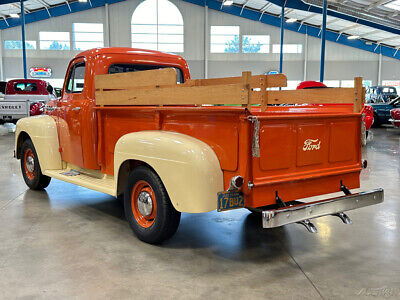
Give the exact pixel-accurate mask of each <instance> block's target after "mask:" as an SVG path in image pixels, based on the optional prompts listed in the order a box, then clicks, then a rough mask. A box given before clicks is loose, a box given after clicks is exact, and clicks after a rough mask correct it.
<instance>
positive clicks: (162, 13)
mask: <svg viewBox="0 0 400 300" xmlns="http://www.w3.org/2000/svg"><path fill="white" fill-rule="evenodd" d="M131 32H132V47H134V48H142V49H151V50H159V51H165V52H183V18H182V15H181V13H180V11H179V9H178V8H177V7H176V6H175V5H174V4H173V3H171V2H169V1H168V0H145V1H144V2H142V3H140V4H139V6H138V7H137V8H136V9H135V11H134V12H133V15H132V20H131Z"/></svg>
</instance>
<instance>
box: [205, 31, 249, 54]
mask: <svg viewBox="0 0 400 300" xmlns="http://www.w3.org/2000/svg"><path fill="white" fill-rule="evenodd" d="M213 27H233V28H238V33H237V34H228V33H226V34H215V33H214V34H213V33H212V31H213V30H212V28H213ZM213 36H234V37H235V36H237V37H238V51H237V52H236V51H235V52H225V51H222V52H220V51H213V50H212V46H213V45H224V46H225V47H226V43H227V42H228V41H225V42H224V44H222V43H213V42H212V37H213ZM209 44H210V48H209V51H210V53H213V54H238V53H240V52H241V50H242V49H241V48H242V47H241V46H242V39H241V36H240V26H239V25H210V40H209Z"/></svg>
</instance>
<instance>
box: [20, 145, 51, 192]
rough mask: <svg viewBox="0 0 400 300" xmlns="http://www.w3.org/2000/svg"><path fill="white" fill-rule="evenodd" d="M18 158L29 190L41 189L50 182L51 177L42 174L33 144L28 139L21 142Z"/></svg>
mask: <svg viewBox="0 0 400 300" xmlns="http://www.w3.org/2000/svg"><path fill="white" fill-rule="evenodd" d="M20 159H21V171H22V176H23V177H24V180H25V183H26V185H27V186H28V187H29V188H30V189H31V190H43V189H44V188H46V187H47V186H48V185H49V184H50V180H51V177H48V176H46V175H43V174H42V170H41V169H40V165H39V158H38V156H37V153H36V149H35V146H33V143H32V141H31V140H30V139H27V140H26V141H25V142H24V143H23V144H22V148H21V157H20Z"/></svg>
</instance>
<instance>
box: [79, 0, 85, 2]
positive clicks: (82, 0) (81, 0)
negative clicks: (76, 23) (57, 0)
mask: <svg viewBox="0 0 400 300" xmlns="http://www.w3.org/2000/svg"><path fill="white" fill-rule="evenodd" d="M79 2H87V0H79Z"/></svg>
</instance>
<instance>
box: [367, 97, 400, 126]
mask: <svg viewBox="0 0 400 300" xmlns="http://www.w3.org/2000/svg"><path fill="white" fill-rule="evenodd" d="M369 105H371V106H372V108H373V114H374V126H380V125H382V124H390V121H389V119H390V110H392V109H393V108H396V107H399V106H400V97H397V98H395V99H392V100H391V101H389V102H379V103H369Z"/></svg>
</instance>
